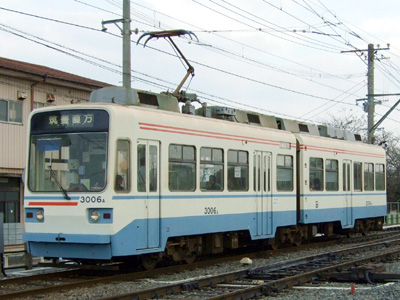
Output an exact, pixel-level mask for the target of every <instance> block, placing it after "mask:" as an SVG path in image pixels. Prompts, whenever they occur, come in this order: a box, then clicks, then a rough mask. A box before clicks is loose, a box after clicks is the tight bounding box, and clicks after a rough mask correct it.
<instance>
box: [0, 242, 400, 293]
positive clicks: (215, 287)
mask: <svg viewBox="0 0 400 300" xmlns="http://www.w3.org/2000/svg"><path fill="white" fill-rule="evenodd" d="M388 239H392V240H391V241H388ZM399 240H400V237H399V235H397V238H394V237H393V235H392V236H391V237H384V238H380V239H379V241H380V242H379V243H380V246H376V245H374V244H376V243H377V242H376V241H375V242H374V241H369V242H364V243H363V245H362V246H360V245H358V246H357V247H356V246H354V247H349V246H348V245H347V246H346V247H347V249H346V250H341V251H336V252H335V253H333V254H332V253H331V254H324V255H322V254H321V255H320V256H318V257H316V256H313V257H306V258H303V259H301V260H296V261H291V262H285V263H281V264H274V265H269V266H266V267H259V268H245V269H243V268H242V269H241V270H239V271H235V272H230V273H225V274H220V275H216V276H207V277H205V278H201V279H197V278H196V279H193V280H186V281H183V282H177V283H170V284H165V283H160V282H158V283H155V282H153V283H149V288H148V289H147V290H140V291H133V292H130V293H123V294H119V295H118V294H116V295H113V296H109V297H108V298H107V297H105V298H104V299H147V298H154V297H157V298H159V299H160V297H163V295H165V296H168V295H169V296H168V297H171V295H174V296H173V297H174V298H175V297H181V296H182V297H187V295H188V294H190V293H194V294H195V295H190V296H188V297H189V298H193V299H195V297H197V296H196V295H201V294H203V293H206V295H204V296H205V297H206V298H211V299H213V298H214V297H217V298H215V299H223V298H225V297H227V298H228V299H229V298H230V297H231V295H230V294H232V293H233V294H232V295H233V296H232V298H230V299H236V297H239V298H240V297H242V298H243V299H248V298H251V297H254V295H258V294H260V293H261V294H265V293H266V292H268V291H270V290H274V289H279V288H280V287H284V286H285V287H290V286H293V285H297V284H300V283H302V282H306V281H309V280H312V279H313V278H316V277H318V274H321V273H318V270H319V271H321V270H322V271H324V272H323V273H324V274H326V273H327V272H328V270H329V269H326V268H328V266H329V264H330V261H334V260H333V259H332V257H335V258H336V262H334V263H332V266H331V267H332V268H337V267H338V266H339V267H341V268H342V267H344V266H340V265H339V263H343V264H349V265H351V264H357V263H359V262H352V263H351V262H347V261H346V258H345V257H346V255H345V254H344V253H345V251H347V253H355V252H356V251H358V252H360V251H361V252H365V253H366V252H367V249H369V248H372V249H375V250H373V251H376V247H380V248H383V249H385V248H386V249H387V245H393V246H392V247H395V245H397V244H398V243H399ZM329 243H330V244H332V242H329ZM319 244H321V243H319ZM325 245H326V243H325ZM314 246H315V245H314ZM316 246H318V245H316ZM300 248H303V247H300ZM305 248H306V246H304V248H303V249H305ZM353 248H354V249H353ZM395 248H396V250H393V253H398V252H400V250H397V248H398V247H395ZM357 249H358V250H357ZM298 250H299V248H292V249H285V250H284V251H286V252H290V251H298ZM368 251H370V250H368ZM274 253H275V254H278V253H282V251H272V252H271V251H268V252H264V253H263V254H260V253H253V254H246V256H249V257H251V258H255V257H261V256H269V257H270V256H271V255H273V254H274ZM348 255H349V256H350V257H351V256H352V254H348ZM384 255H386V256H388V255H394V254H392V253H386V254H384ZM241 257H243V255H239V256H236V257H235V256H234V257H230V258H223V259H213V260H208V261H204V262H199V263H195V264H192V265H178V266H172V267H167V268H160V269H157V270H152V271H145V272H135V273H129V274H118V275H115V274H114V275H112V276H105V275H104V274H102V276H101V277H99V275H98V274H97V275H96V274H95V273H94V274H93V273H92V274H88V273H87V272H82V270H68V271H63V272H58V273H52V274H41V275H35V276H31V277H28V278H12V279H6V280H1V281H0V299H23V298H26V297H30V299H35V297H36V296H38V295H44V294H49V293H56V292H58V293H59V292H60V291H67V290H73V289H77V288H86V287H93V286H99V285H103V286H107V285H108V284H110V283H113V285H114V286H116V285H117V284H118V283H121V282H122V283H126V282H131V281H135V280H138V279H143V278H154V277H156V276H160V275H162V274H166V273H176V272H182V271H183V270H186V271H187V270H189V269H195V268H201V267H207V266H213V265H216V264H219V263H221V262H222V261H224V260H225V261H227V260H237V261H238V260H240V258H241ZM374 257H375V258H376V259H377V258H378V257H379V256H378V255H375V256H374ZM374 257H369V258H367V260H368V261H369V260H370V259H373V258H374ZM339 258H340V260H339ZM338 260H339V261H338ZM313 265H314V266H315V268H314V269H306V266H307V268H310V267H309V266H313ZM296 268H297V269H298V270H299V271H298V274H292V273H293V272H294V270H295V269H296ZM283 274H292V277H293V278H290V277H288V276H283ZM278 276H281V277H282V278H278ZM154 285H157V286H156V287H154ZM52 295H53V294H52ZM235 295H236V296H235ZM237 295H240V296H237ZM246 295H247V296H246ZM204 296H203V298H204ZM218 297H220V298H218ZM60 299H62V298H60Z"/></svg>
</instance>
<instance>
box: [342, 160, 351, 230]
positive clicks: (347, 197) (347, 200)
mask: <svg viewBox="0 0 400 300" xmlns="http://www.w3.org/2000/svg"><path fill="white" fill-rule="evenodd" d="M350 183H351V161H350V160H344V161H343V194H344V211H345V212H344V215H345V217H344V219H345V220H344V224H343V225H344V226H350V225H351V224H352V192H351V184H350Z"/></svg>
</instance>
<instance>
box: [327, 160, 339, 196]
mask: <svg viewBox="0 0 400 300" xmlns="http://www.w3.org/2000/svg"><path fill="white" fill-rule="evenodd" d="M338 168H339V164H338V161H337V160H334V159H327V160H326V162H325V177H326V190H327V191H338V190H339V176H338V175H339V169H338Z"/></svg>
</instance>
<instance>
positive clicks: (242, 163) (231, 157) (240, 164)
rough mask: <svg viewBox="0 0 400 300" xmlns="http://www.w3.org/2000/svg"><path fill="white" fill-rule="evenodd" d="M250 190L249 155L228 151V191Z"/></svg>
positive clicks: (237, 151)
mask: <svg viewBox="0 0 400 300" xmlns="http://www.w3.org/2000/svg"><path fill="white" fill-rule="evenodd" d="M248 190H249V153H248V152H247V151H240V150H229V151H228V191H248Z"/></svg>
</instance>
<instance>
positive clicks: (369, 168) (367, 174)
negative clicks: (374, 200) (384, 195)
mask: <svg viewBox="0 0 400 300" xmlns="http://www.w3.org/2000/svg"><path fill="white" fill-rule="evenodd" d="M364 190H366V191H373V190H374V164H371V163H365V164H364Z"/></svg>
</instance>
